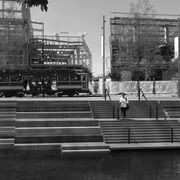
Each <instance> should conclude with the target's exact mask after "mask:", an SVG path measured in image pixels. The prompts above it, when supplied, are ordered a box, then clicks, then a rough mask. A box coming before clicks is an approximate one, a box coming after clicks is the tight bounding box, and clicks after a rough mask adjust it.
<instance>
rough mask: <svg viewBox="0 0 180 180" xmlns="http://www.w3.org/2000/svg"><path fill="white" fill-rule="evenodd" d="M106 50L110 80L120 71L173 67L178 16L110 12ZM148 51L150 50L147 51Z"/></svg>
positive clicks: (175, 68) (117, 77) (120, 72)
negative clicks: (172, 60)
mask: <svg viewBox="0 0 180 180" xmlns="http://www.w3.org/2000/svg"><path fill="white" fill-rule="evenodd" d="M112 16H113V17H112V18H111V19H110V48H111V49H110V50H111V74H112V79H115V80H117V79H118V80H120V79H121V77H120V76H121V75H122V73H123V71H124V72H125V71H126V72H129V73H130V74H131V76H132V72H133V71H137V70H138V69H146V70H147V69H156V68H160V69H173V71H176V70H177V65H176V64H173V63H171V59H172V58H173V56H174V52H173V51H174V38H175V37H176V36H177V33H178V28H177V27H178V16H176V15H164V14H162V15H160V14H156V15H154V14H147V15H143V16H141V15H139V16H134V15H132V14H129V13H116V12H114V13H112ZM151 51H152V52H151Z"/></svg>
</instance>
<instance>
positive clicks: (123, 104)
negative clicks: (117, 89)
mask: <svg viewBox="0 0 180 180" xmlns="http://www.w3.org/2000/svg"><path fill="white" fill-rule="evenodd" d="M119 103H120V106H121V107H124V108H126V107H127V104H128V99H127V97H121V98H120V99H119Z"/></svg>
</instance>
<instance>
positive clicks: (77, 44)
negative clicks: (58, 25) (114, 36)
mask: <svg viewBox="0 0 180 180" xmlns="http://www.w3.org/2000/svg"><path fill="white" fill-rule="evenodd" d="M91 71H92V55H91V52H90V50H89V47H88V45H87V43H86V42H85V39H84V36H83V35H78V33H77V36H69V35H65V36H59V35H58V33H54V35H51V36H47V35H45V34H44V24H43V23H41V22H36V21H31V15H30V8H29V7H28V6H27V5H25V4H20V3H17V1H16V0H0V93H2V92H6V91H7V90H9V91H12V89H16V87H17V84H18V87H19V86H23V84H24V82H27V83H30V82H36V83H39V82H41V81H42V82H41V85H42V84H43V83H44V82H45V81H51V82H52V81H56V84H57V86H58V84H60V85H61V88H64V89H66V90H69V89H71V90H70V91H71V92H70V91H69V92H70V95H73V94H75V93H77V92H78V91H79V90H80V89H81V90H82V89H84V90H88V82H89V81H90V80H91V77H92V73H91ZM17 76H19V77H18V78H17ZM73 77H75V78H73ZM17 79H18V82H15V81H16V80H17ZM12 81H13V82H12ZM1 82H2V83H1ZM20 82H21V83H20ZM15 84H16V87H15V86H14V85H15ZM62 84H66V86H65V85H64V86H63V85H62ZM60 85H59V86H58V87H60ZM9 86H11V87H9ZM41 89H42V88H41ZM78 89H79V90H78ZM16 90H17V91H18V88H17V89H16ZM62 91H63V90H62ZM12 94H13V93H12Z"/></svg>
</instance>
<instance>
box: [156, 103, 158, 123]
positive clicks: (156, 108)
mask: <svg viewBox="0 0 180 180" xmlns="http://www.w3.org/2000/svg"><path fill="white" fill-rule="evenodd" d="M158 117H159V109H158V106H156V120H158Z"/></svg>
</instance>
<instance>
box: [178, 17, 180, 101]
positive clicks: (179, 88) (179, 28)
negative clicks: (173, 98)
mask: <svg viewBox="0 0 180 180" xmlns="http://www.w3.org/2000/svg"><path fill="white" fill-rule="evenodd" d="M178 97H179V98H180V19H179V18H178Z"/></svg>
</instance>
